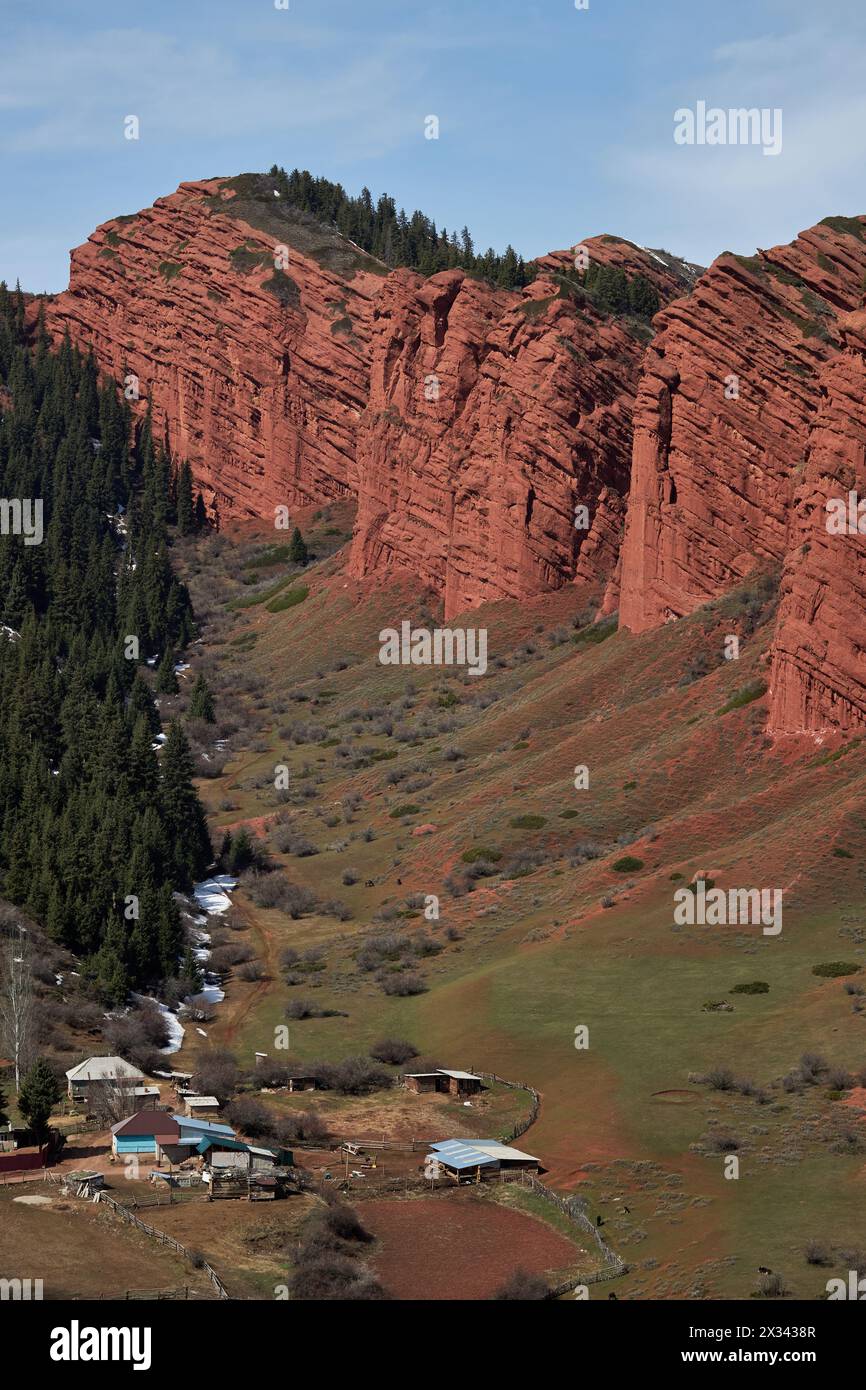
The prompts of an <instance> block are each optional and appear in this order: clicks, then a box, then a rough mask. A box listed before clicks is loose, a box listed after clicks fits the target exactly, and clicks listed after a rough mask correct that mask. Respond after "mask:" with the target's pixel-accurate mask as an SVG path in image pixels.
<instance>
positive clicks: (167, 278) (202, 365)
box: [46, 178, 385, 519]
mask: <svg viewBox="0 0 866 1390" xmlns="http://www.w3.org/2000/svg"><path fill="white" fill-rule="evenodd" d="M249 191H250V190H249V184H248V181H247V182H245V180H244V179H243V178H242V179H239V180H231V181H221V180H211V181H208V182H200V183H184V184H181V186H180V188H179V189H178V190H177V192H176V193H173V194H171V196H170V197H167V198H159V199H157V201H156V203H155V204H154V205H153V207H152V208H145V209H144V210H143V211H141V212H139V213H137V214H136V215H135V216H134V217H130V218H117V219H115V220H114V221H112V222H108V223H106V224H105V225H104V226H102V227H99V228H97V230H96V231H95V232H94V233H93V235H92V236H91V237H90V239H89V241H87V242H86V243H85V245H84V246H80V247H78V248H77V250H75V251H73V252H72V264H71V271H70V285H69V289H68V290H67V291H66V292H65V293H63V294H61V295H59V296H58V297H57V298H56V299H55V300H54V301H53V302H51V303H49V305H48V309H47V316H46V321H47V326H48V329H49V332H51V333H52V334H54V336H55V337H59V336H61V335H62V334H63V332H64V330H65V329H67V328H68V330H69V332H70V334H71V336H72V338H73V340H74V341H77V342H79V343H82V344H83V345H85V346H92V347H93V349H94V351H95V353H96V357H97V361H98V363H99V365H100V367H101V368H103V370H105V371H107V372H110V373H111V374H112V375H114V376H115V377H117V378H118V379H119V380H123V379H124V378H125V377H126V376H127V373H134V374H135V376H136V377H137V378H138V380H139V390H140V393H141V407H142V408H145V407H146V406H147V405H148V404H150V405H151V406H152V409H153V413H154V420H155V424H156V428H157V431H158V433H159V434H161V433H162V430H163V428H164V427H165V428H167V431H168V435H169V439H170V442H171V446H172V449H173V451H174V453H175V455H176V456H177V457H182V458H188V459H189V461H190V463H191V464H192V467H193V471H194V473H195V476H196V479H197V481H198V483H199V484H200V485H203V486H204V489H205V495H206V497H208V498H209V500H213V501H215V503H216V505H217V508H218V510H219V512H220V514H221V516H222V517H223V518H224V519H225V518H226V516H227V515H230V514H231V513H233V512H234V513H236V514H240V515H253V516H259V517H264V518H272V517H273V514H274V512H273V509H274V507H275V506H276V505H277V504H289V505H291V504H295V505H302V504H303V503H306V502H310V501H320V500H325V499H328V498H335V497H342V496H345V495H346V494H347V492H348V481H347V479H348V470H349V465H350V462H351V460H352V458H353V456H354V448H355V435H356V432H357V427H358V420H359V418H360V414H361V411H362V410H363V409H364V406H365V405H366V402H367V394H368V378H369V368H368V343H367V335H368V322H369V318H370V306H371V301H372V298H373V296H374V294H376V293H378V291H379V289H380V286H381V283H382V276H383V274H384V272H385V267H383V266H380V265H379V264H378V262H374V261H373V260H372V259H371V258H370V257H368V256H365V255H364V254H363V253H360V252H357V250H356V249H355V248H352V247H351V245H350V244H349V243H345V242H341V241H340V239H339V238H337V237H336V236H331V235H329V234H328V233H326V232H324V231H323V229H321V228H318V227H317V226H316V225H315V224H312V223H311V219H309V218H307V217H305V216H304V215H303V214H298V215H294V216H292V215H291V214H289V212H288V210H286V211H285V213H283V215H282V216H280V213H282V210H281V209H280V210H275V211H273V212H271V210H269V209H268V208H267V206H266V205H265V204H263V202H262V200H261V198H260V197H250V196H247V195H248V193H249ZM256 191H257V189H256ZM247 217H249V218H252V219H255V222H256V223H257V224H258V225H252V223H251V222H249V221H247V220H246V218H247ZM281 245H282V246H285V247H286V248H287V251H288V265H287V267H286V268H285V270H282V269H281V270H280V271H276V272H275V260H274V248H275V247H276V246H281Z"/></svg>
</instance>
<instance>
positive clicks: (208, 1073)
mask: <svg viewBox="0 0 866 1390" xmlns="http://www.w3.org/2000/svg"><path fill="white" fill-rule="evenodd" d="M239 1080H240V1069H239V1067H238V1064H237V1060H236V1058H235V1056H234V1054H233V1053H231V1052H226V1051H224V1050H222V1049H218V1048H214V1049H213V1050H212V1051H210V1052H205V1053H204V1054H203V1055H202V1056H200V1057H199V1059H198V1066H197V1068H196V1070H195V1074H194V1076H193V1083H194V1085H195V1086H196V1087H197V1088H198V1092H199V1094H200V1095H203V1096H216V1098H217V1100H218V1101H219V1102H220V1104H221V1105H225V1104H226V1102H227V1101H229V1100H230V1099H231V1097H232V1096H233V1095H234V1093H235V1091H236V1090H237V1088H238V1082H239Z"/></svg>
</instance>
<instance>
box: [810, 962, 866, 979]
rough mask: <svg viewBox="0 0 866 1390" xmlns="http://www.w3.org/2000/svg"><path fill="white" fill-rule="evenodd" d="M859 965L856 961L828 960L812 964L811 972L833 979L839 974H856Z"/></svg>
mask: <svg viewBox="0 0 866 1390" xmlns="http://www.w3.org/2000/svg"><path fill="white" fill-rule="evenodd" d="M859 970H860V966H859V965H857V963H856V961H850V960H828V961H825V962H824V963H823V964H821V965H813V966H812V974H813V975H820V976H822V977H823V978H824V979H828V980H835V979H837V978H838V977H839V976H840V975H856V974H857V973H858V971H859Z"/></svg>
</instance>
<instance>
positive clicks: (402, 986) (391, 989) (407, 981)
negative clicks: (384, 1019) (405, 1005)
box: [381, 970, 427, 999]
mask: <svg viewBox="0 0 866 1390" xmlns="http://www.w3.org/2000/svg"><path fill="white" fill-rule="evenodd" d="M381 984H382V990H383V993H385V994H389V995H394V996H396V997H397V998H400V999H402V998H406V997H407V996H409V995H413V994H424V993H425V991H426V989H427V986H426V984H425V983H424V981H423V980H422V979H421V976H420V975H415V974H413V972H412V971H411V970H402V971H400V972H399V973H398V974H396V975H385V976H384V977H383V979H382V981H381Z"/></svg>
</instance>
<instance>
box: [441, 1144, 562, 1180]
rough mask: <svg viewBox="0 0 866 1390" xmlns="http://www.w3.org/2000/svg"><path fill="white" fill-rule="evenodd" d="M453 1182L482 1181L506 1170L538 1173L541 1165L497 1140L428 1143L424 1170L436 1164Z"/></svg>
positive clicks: (531, 1157) (527, 1155)
mask: <svg viewBox="0 0 866 1390" xmlns="http://www.w3.org/2000/svg"><path fill="white" fill-rule="evenodd" d="M436 1164H438V1165H439V1168H440V1171H441V1172H444V1174H445V1175H446V1177H449V1178H453V1180H454V1181H455V1182H458V1183H460V1182H484V1181H485V1179H488V1178H495V1177H499V1176H500V1175H501V1174H502V1173H507V1172H525V1173H537V1172H538V1170H539V1168H540V1167H541V1164H540V1162H539V1160H538V1159H537V1158H533V1156H532V1154H527V1153H523V1151H522V1150H521V1149H514V1148H512V1147H511V1145H509V1144H501V1143H500V1142H499V1140H498V1139H443V1140H441V1141H440V1142H439V1143H436V1144H431V1146H430V1153H428V1155H427V1157H426V1160H425V1164H424V1167H425V1171H427V1172H430V1171H431V1169H432V1168H433V1167H434V1166H435V1165H436Z"/></svg>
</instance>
